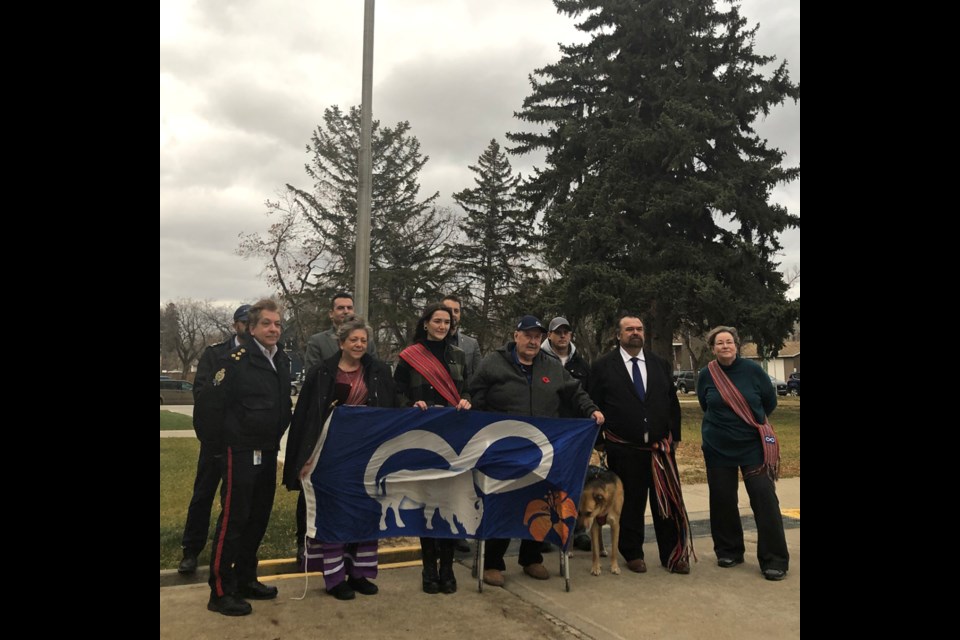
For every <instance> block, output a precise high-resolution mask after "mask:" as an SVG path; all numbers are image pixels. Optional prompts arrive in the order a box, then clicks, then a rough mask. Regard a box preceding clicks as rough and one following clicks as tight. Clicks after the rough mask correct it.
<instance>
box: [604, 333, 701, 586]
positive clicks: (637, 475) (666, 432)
mask: <svg viewBox="0 0 960 640" xmlns="http://www.w3.org/2000/svg"><path fill="white" fill-rule="evenodd" d="M616 335H617V341H618V343H619V346H618V347H617V348H616V349H614V350H613V351H610V352H608V353H606V354H604V355H603V356H601V357H600V358H599V359H598V360H597V361H596V362H595V363H594V365H593V368H592V369H591V371H590V388H589V391H590V396H591V397H592V398H593V399H594V401H595V402H596V403H597V405H598V406H599V407H600V410H601V411H603V413H604V415H605V416H606V423H605V424H604V429H603V432H604V437H605V440H606V451H607V462H608V464H609V465H610V470H611V471H613V472H614V473H616V474H617V475H618V476H619V477H620V480H621V481H622V482H623V494H624V502H623V512H622V514H621V516H620V545H619V546H620V549H619V550H620V553H621V554H623V557H624V559H625V560H626V561H627V568H629V569H630V570H631V571H634V572H636V573H644V572H646V570H647V565H646V563H645V561H644V559H643V515H644V511H645V510H646V508H647V497H648V495H649V497H650V510H651V512H652V513H653V528H654V531H655V532H656V536H657V547H658V549H659V552H660V562H661V564H663V566H664V567H666V568H667V570H668V571H670V572H672V573H681V574H685V573H690V563H689V554H690V550H691V544H692V542H691V538H690V532H689V523H688V521H687V514H686V510H685V508H684V506H683V497H682V495H681V493H680V478H679V475H678V474H677V468H676V453H675V449H676V446H677V444H678V443H679V442H680V402H679V401H678V400H677V389H676V387H675V386H674V384H673V376H672V375H671V368H670V365H669V364H668V363H667V361H666V360H664V359H662V358H660V357H658V356H656V355H655V354H654V353H653V352H652V351H650V350H649V349H644V333H643V321H642V320H641V319H640V318H638V317H637V316H633V315H625V316H623V317H622V318H620V321H619V323H618V325H617V331H616ZM655 475H656V476H657V481H656V482H655V481H654V476H655ZM661 504H664V505H666V510H665V511H662V510H661V506H660V505H661ZM613 552H614V553H616V550H614V551H613Z"/></svg>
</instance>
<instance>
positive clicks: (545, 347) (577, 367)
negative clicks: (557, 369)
mask: <svg viewBox="0 0 960 640" xmlns="http://www.w3.org/2000/svg"><path fill="white" fill-rule="evenodd" d="M540 349H541V350H542V351H543V352H544V353H546V354H547V355H548V356H553V357H554V358H556V359H557V360H560V356H558V355H557V354H556V353H554V351H553V347H552V346H551V345H550V341H549V340H544V341H543V344H542V345H541V346H540ZM563 368H564V369H566V370H567V373H569V374H570V375H571V376H573V377H574V378H576V379H577V380H579V381H580V386H582V387H583V388H584V389H586V390H587V392H588V393H589V389H590V364H589V363H588V362H587V361H586V359H585V358H584V357H583V355H582V354H581V353H580V352H579V351H577V345H575V344H573V343H572V342H571V343H570V357H569V358H567V361H566V362H565V363H563Z"/></svg>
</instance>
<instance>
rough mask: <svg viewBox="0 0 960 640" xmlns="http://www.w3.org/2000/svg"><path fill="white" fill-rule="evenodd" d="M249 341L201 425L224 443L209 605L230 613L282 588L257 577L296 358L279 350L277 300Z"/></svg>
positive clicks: (222, 369)
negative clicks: (219, 509) (259, 551)
mask: <svg viewBox="0 0 960 640" xmlns="http://www.w3.org/2000/svg"><path fill="white" fill-rule="evenodd" d="M248 315H249V332H250V339H249V340H248V341H247V343H246V344H245V345H242V346H239V347H237V348H235V349H232V350H231V351H230V352H229V353H228V354H227V355H226V356H223V357H222V358H221V359H220V362H219V365H220V366H219V370H218V371H217V372H216V374H215V375H214V377H213V382H212V383H211V384H210V385H208V386H207V387H205V388H204V389H202V390H201V392H200V397H199V399H198V401H197V406H196V407H195V413H197V414H198V416H199V421H197V424H198V425H200V426H201V428H202V430H203V431H204V432H206V431H207V430H209V431H210V432H211V433H209V434H207V433H204V434H201V437H205V436H209V437H210V438H211V439H212V440H215V441H220V442H223V447H224V448H223V455H222V456H221V458H220V468H221V473H222V482H223V491H222V492H221V497H220V502H221V505H222V507H223V508H222V509H221V512H220V519H219V520H218V521H217V531H216V533H215V534H214V543H213V550H212V553H211V560H210V590H211V593H210V602H209V603H208V604H207V608H208V609H209V610H211V611H217V612H219V613H222V614H224V615H228V616H243V615H247V614H249V613H250V612H251V611H252V608H251V607H250V604H249V603H248V602H247V601H246V600H245V598H250V599H254V600H269V599H272V598H276V597H277V588H276V587H272V586H269V587H268V586H266V585H264V584H262V583H261V582H260V581H259V580H257V550H258V549H259V547H260V542H261V541H262V540H263V535H264V533H265V532H266V530H267V523H268V522H269V520H270V511H271V509H272V508H273V498H274V493H275V492H276V488H277V450H278V448H279V445H280V437H281V436H282V435H283V432H284V430H285V429H286V428H287V425H288V424H289V422H290V408H291V402H290V359H289V358H288V357H287V356H286V354H284V352H283V350H282V349H280V348H279V347H278V346H277V343H278V342H279V341H280V333H281V323H280V310H279V308H278V307H277V304H276V303H275V302H274V301H273V300H261V301H259V302H257V303H256V304H254V305H253V306H252V307H250V310H249V312H248Z"/></svg>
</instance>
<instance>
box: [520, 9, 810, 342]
mask: <svg viewBox="0 0 960 640" xmlns="http://www.w3.org/2000/svg"><path fill="white" fill-rule="evenodd" d="M554 4H555V5H556V6H557V9H558V10H559V11H560V12H561V13H564V14H567V15H569V16H571V17H578V18H580V19H581V20H582V21H581V22H580V23H579V24H578V25H577V28H578V29H580V30H581V31H584V32H585V33H588V34H591V36H592V40H591V41H590V42H588V43H586V44H583V45H572V46H564V47H561V52H562V56H561V59H560V61H559V62H558V63H556V64H552V65H548V66H546V67H543V68H542V69H538V70H536V71H535V72H534V76H532V77H531V84H532V87H533V91H532V93H531V95H530V96H528V97H527V98H526V99H525V100H524V103H523V109H522V110H521V111H520V112H519V113H517V114H516V115H517V117H518V118H520V119H521V120H523V121H525V122H527V123H531V124H533V125H537V130H536V131H529V132H520V133H514V134H509V135H508V138H509V139H510V140H511V141H512V142H513V143H514V144H515V147H514V148H512V149H511V151H513V152H518V153H525V152H530V151H534V150H545V151H546V154H547V155H546V166H545V168H543V169H537V170H536V172H535V175H534V176H533V178H532V179H531V180H529V181H528V182H527V183H525V184H524V185H523V186H522V188H521V194H522V195H523V196H524V197H525V198H527V199H528V200H529V202H530V203H531V204H532V206H533V207H534V209H535V210H538V211H543V213H544V227H545V242H546V257H547V260H548V261H549V263H550V264H551V266H553V267H555V268H556V269H557V270H558V271H559V272H560V273H561V276H562V281H561V282H562V286H563V290H564V291H565V295H566V300H565V306H566V308H567V309H568V313H570V314H571V315H587V314H589V313H591V312H592V313H593V316H592V317H593V319H594V321H595V322H596V323H597V324H598V325H603V326H607V327H609V326H611V324H612V322H613V319H614V317H615V315H616V313H617V312H618V311H621V310H624V309H632V310H634V311H636V312H639V313H641V314H643V315H644V317H645V318H646V320H647V334H648V335H647V340H648V342H650V343H651V344H652V345H653V348H654V349H655V350H656V351H658V352H659V353H661V355H666V356H669V355H670V354H671V346H670V345H671V341H672V337H673V335H674V333H675V332H676V330H677V329H678V328H680V327H681V326H687V327H691V328H695V329H696V330H698V331H702V330H705V329H706V328H707V327H708V326H710V325H713V324H720V323H723V324H736V325H737V326H738V327H740V329H741V330H742V332H743V333H744V334H745V335H747V336H749V337H750V338H752V339H753V340H755V341H756V342H757V343H758V346H759V347H760V349H761V350H763V351H765V352H770V351H772V350H775V349H776V348H777V347H778V346H779V344H780V340H781V339H782V338H783V336H785V335H786V334H787V333H788V332H789V330H790V327H791V326H792V324H793V321H794V319H795V318H796V316H797V314H798V305H796V304H794V303H790V302H788V301H787V300H786V299H785V292H786V285H785V284H784V282H783V278H782V276H781V274H780V273H779V272H778V271H777V263H776V262H775V259H776V253H777V251H779V250H780V249H781V245H780V243H779V240H778V234H780V233H781V232H782V231H784V230H785V229H787V228H788V227H799V225H800V219H799V217H798V216H797V215H794V214H791V213H789V212H788V211H787V210H786V209H785V208H784V207H782V206H780V205H777V204H771V203H770V202H769V199H770V193H771V190H772V189H773V188H774V187H775V186H776V185H778V184H780V183H784V182H789V181H791V180H794V179H795V178H797V177H798V176H799V167H793V168H785V167H783V166H782V161H783V157H784V153H783V152H782V151H780V150H779V149H775V148H771V147H769V146H768V145H767V143H766V141H765V140H762V139H760V138H759V137H758V135H757V134H756V132H755V130H754V128H753V123H754V122H755V121H756V119H757V117H758V116H760V115H766V114H768V113H769V111H770V109H771V108H772V107H774V106H775V105H778V104H781V103H783V102H784V101H785V100H787V99H793V100H799V97H800V88H799V86H798V85H796V84H794V83H792V82H791V81H790V77H789V74H788V72H787V67H786V63H781V64H780V65H779V66H777V67H776V68H774V69H773V70H772V71H771V72H770V73H769V74H764V72H763V71H762V68H763V67H764V66H765V65H767V64H769V63H771V62H773V61H774V58H773V57H770V56H763V55H760V54H758V53H756V52H755V51H754V36H755V34H756V32H757V27H752V28H750V27H748V26H747V21H746V19H745V18H743V17H742V16H741V15H740V13H739V9H738V6H737V4H736V3H734V4H733V5H732V6H730V7H729V8H724V9H722V10H721V9H720V8H718V7H717V4H716V3H715V2H714V0H629V1H628V0H554ZM596 335H597V336H598V338H597V339H598V341H599V339H600V338H599V336H600V333H597V334H596Z"/></svg>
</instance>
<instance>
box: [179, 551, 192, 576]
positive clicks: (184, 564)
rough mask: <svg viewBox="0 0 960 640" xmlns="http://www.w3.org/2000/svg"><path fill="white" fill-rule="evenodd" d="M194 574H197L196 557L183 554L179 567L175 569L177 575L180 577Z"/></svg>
mask: <svg viewBox="0 0 960 640" xmlns="http://www.w3.org/2000/svg"><path fill="white" fill-rule="evenodd" d="M196 572H197V556H188V555H186V554H184V556H183V560H181V561H180V566H179V567H177V573H179V574H181V575H188V574H191V573H196Z"/></svg>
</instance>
